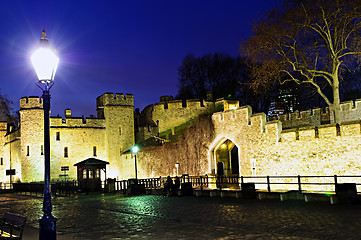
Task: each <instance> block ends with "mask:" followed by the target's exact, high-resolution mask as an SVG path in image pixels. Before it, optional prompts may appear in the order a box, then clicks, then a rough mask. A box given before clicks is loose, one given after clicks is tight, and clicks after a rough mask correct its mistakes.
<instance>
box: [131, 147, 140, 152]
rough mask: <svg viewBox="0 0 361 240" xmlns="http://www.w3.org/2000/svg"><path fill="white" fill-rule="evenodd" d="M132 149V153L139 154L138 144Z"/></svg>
mask: <svg viewBox="0 0 361 240" xmlns="http://www.w3.org/2000/svg"><path fill="white" fill-rule="evenodd" d="M131 151H132V153H134V154H137V153H138V151H139V148H138V146H134V147H132V149H131Z"/></svg>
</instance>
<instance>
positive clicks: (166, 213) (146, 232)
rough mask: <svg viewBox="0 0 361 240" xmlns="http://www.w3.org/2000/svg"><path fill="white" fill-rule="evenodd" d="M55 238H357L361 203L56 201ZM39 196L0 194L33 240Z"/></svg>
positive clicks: (1, 205)
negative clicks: (24, 220)
mask: <svg viewBox="0 0 361 240" xmlns="http://www.w3.org/2000/svg"><path fill="white" fill-rule="evenodd" d="M53 205H54V206H53V214H54V216H56V217H58V218H59V220H58V222H57V230H58V240H67V239H88V240H91V239H361V231H359V228H360V226H361V205H353V206H352V205H350V206H348V205H347V206H342V205H330V204H328V203H305V202H298V201H290V202H279V201H270V200H262V201H260V200H241V199H236V198H208V197H199V198H197V197H165V196H154V195H146V196H134V197H124V196H122V195H80V196H75V197H68V198H57V199H55V200H54V201H53ZM41 208H42V198H38V197H29V196H20V195H10V194H6V195H0V213H1V214H2V213H4V212H14V213H18V214H23V215H26V216H27V217H28V222H27V228H26V229H25V232H24V238H23V239H24V240H27V239H38V230H37V228H38V222H37V219H39V218H40V217H41V216H42V212H41Z"/></svg>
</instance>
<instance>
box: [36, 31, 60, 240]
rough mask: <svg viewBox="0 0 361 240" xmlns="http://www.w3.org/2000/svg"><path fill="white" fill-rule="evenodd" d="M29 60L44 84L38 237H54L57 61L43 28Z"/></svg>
mask: <svg viewBox="0 0 361 240" xmlns="http://www.w3.org/2000/svg"><path fill="white" fill-rule="evenodd" d="M31 62H32V64H33V66H34V69H35V72H36V74H37V76H38V79H39V81H38V83H39V84H44V88H42V87H40V86H39V85H38V84H37V85H38V87H39V88H41V89H42V90H43V96H42V98H43V109H44V165H45V172H44V200H43V212H44V214H43V217H42V218H40V219H39V223H40V229H39V239H40V240H55V239H56V218H55V217H54V216H53V215H52V214H51V211H52V205H51V192H50V124H49V113H50V89H51V87H52V86H53V84H54V82H53V81H54V76H55V72H56V69H57V66H58V63H59V58H58V56H57V54H56V52H55V51H54V50H53V49H52V48H51V47H50V45H49V43H48V38H47V37H46V33H45V30H43V32H42V37H41V38H40V44H39V47H38V49H36V50H35V51H34V53H33V54H32V56H31Z"/></svg>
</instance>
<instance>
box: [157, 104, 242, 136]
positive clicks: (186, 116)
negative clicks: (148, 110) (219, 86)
mask: <svg viewBox="0 0 361 240" xmlns="http://www.w3.org/2000/svg"><path fill="white" fill-rule="evenodd" d="M238 104H239V103H238V101H234V100H224V99H218V100H216V101H205V100H201V101H200V100H187V101H185V102H184V103H183V102H182V100H172V101H166V102H160V103H157V104H155V105H154V108H153V113H152V119H153V121H154V122H157V121H159V133H160V134H161V135H162V133H163V132H165V131H167V130H171V132H172V133H173V134H174V129H175V128H176V127H178V126H180V125H182V124H184V123H187V122H189V121H194V120H195V119H196V118H197V116H199V115H200V114H211V113H214V112H218V111H223V110H228V109H230V108H237V107H238V106H239V105H238Z"/></svg>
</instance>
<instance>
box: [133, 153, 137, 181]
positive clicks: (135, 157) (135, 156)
mask: <svg viewBox="0 0 361 240" xmlns="http://www.w3.org/2000/svg"><path fill="white" fill-rule="evenodd" d="M134 159H135V179H137V180H138V170H137V154H135V155H134Z"/></svg>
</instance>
